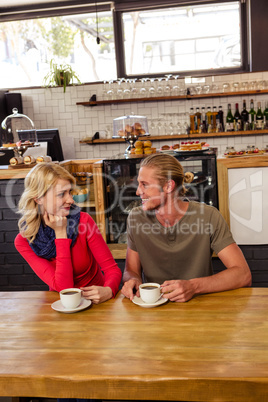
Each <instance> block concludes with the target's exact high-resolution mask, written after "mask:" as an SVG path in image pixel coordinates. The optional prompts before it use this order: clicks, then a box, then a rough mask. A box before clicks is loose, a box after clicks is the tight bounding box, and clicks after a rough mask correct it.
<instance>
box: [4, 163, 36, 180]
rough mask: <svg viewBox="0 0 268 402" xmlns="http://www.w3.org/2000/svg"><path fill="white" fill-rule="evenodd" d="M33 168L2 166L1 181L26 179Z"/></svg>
mask: <svg viewBox="0 0 268 402" xmlns="http://www.w3.org/2000/svg"><path fill="white" fill-rule="evenodd" d="M30 170H31V168H27V167H23V168H17V169H16V168H14V169H12V168H10V167H9V166H7V165H2V166H0V180H10V179H24V178H25V176H26V175H27V173H28V172H29V171H30Z"/></svg>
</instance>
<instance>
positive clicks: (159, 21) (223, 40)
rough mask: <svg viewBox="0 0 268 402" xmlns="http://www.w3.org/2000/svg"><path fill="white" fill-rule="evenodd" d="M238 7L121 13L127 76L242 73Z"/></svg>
mask: <svg viewBox="0 0 268 402" xmlns="http://www.w3.org/2000/svg"><path fill="white" fill-rule="evenodd" d="M240 15H241V10H240V2H239V1H233V2H228V3H221V4H219V2H217V4H216V3H214V4H207V5H196V6H183V7H172V8H164V9H151V10H145V11H133V12H123V13H122V22H123V34H124V51H125V66H126V75H128V76H129V75H134V76H135V75H150V74H164V73H170V72H187V71H200V70H217V69H218V70H219V69H229V70H230V69H232V68H241V67H242V38H241V21H240Z"/></svg>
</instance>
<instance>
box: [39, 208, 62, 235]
mask: <svg viewBox="0 0 268 402" xmlns="http://www.w3.org/2000/svg"><path fill="white" fill-rule="evenodd" d="M43 219H44V222H45V224H46V225H47V226H49V227H50V228H51V229H53V230H54V231H55V236H56V239H67V218H66V216H58V215H51V214H48V213H47V212H45V213H44V215H43Z"/></svg>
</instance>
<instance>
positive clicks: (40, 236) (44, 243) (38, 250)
mask: <svg viewBox="0 0 268 402" xmlns="http://www.w3.org/2000/svg"><path fill="white" fill-rule="evenodd" d="M79 220H80V208H79V207H78V206H77V205H74V204H73V205H72V206H71V209H70V213H69V215H68V216H67V237H68V239H72V243H71V247H73V246H74V244H75V241H76V238H77V235H78V223H79ZM55 238H56V237H55V232H54V230H53V229H51V228H50V227H49V226H45V225H44V224H43V222H41V225H40V227H39V230H38V233H37V235H36V238H35V239H34V241H33V242H32V243H29V245H30V247H31V249H32V250H33V251H34V252H35V254H36V255H38V257H42V258H45V259H46V260H50V259H51V258H55V257H56V245H55Z"/></svg>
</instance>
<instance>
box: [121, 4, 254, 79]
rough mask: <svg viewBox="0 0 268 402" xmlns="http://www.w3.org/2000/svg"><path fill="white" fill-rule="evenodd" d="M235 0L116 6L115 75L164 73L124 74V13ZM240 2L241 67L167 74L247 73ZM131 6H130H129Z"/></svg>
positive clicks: (244, 11) (243, 7)
mask: <svg viewBox="0 0 268 402" xmlns="http://www.w3.org/2000/svg"><path fill="white" fill-rule="evenodd" d="M235 1H237V0H221V1H220V2H219V1H216V0H212V1H210V0H207V1H196V0H192V1H189V0H181V1H173V0H169V1H167V2H166V4H163V1H162V2H160V1H159V0H158V1H157V0H156V1H150V0H147V1H144V2H140V1H138V2H135V3H139V5H138V4H135V6H133V4H132V3H123V4H122V3H121V4H119V5H118V6H116V8H115V11H114V21H115V23H114V35H115V39H116V40H115V53H116V65H117V75H118V77H125V78H133V77H134V76H135V78H138V79H141V78H145V77H148V76H149V77H152V78H153V77H161V76H163V74H165V72H162V73H155V74H152V73H150V74H146V73H145V74H139V75H137V74H134V75H133V74H131V75H129V74H127V72H126V64H125V47H124V37H123V33H124V32H123V14H124V12H131V11H138V10H141V11H142V10H149V9H155V10H156V9H158V10H160V9H162V8H167V7H175V6H178V7H180V6H183V5H187V4H188V5H190V4H191V5H194V4H199V5H205V4H213V3H214V4H219V3H232V2H235ZM238 1H239V2H240V35H241V58H242V64H241V67H229V68H224V69H215V70H213V71H212V70H194V71H193V70H188V71H177V70H174V71H172V72H167V73H168V74H179V75H180V77H200V76H202V77H206V76H211V75H214V76H215V75H224V74H237V73H244V72H248V71H249V53H248V29H247V27H248V23H247V15H248V10H247V4H246V1H245V0H238ZM131 4H132V6H131Z"/></svg>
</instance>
